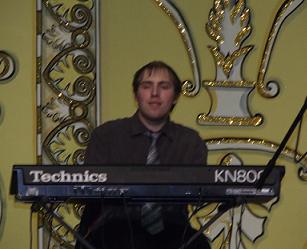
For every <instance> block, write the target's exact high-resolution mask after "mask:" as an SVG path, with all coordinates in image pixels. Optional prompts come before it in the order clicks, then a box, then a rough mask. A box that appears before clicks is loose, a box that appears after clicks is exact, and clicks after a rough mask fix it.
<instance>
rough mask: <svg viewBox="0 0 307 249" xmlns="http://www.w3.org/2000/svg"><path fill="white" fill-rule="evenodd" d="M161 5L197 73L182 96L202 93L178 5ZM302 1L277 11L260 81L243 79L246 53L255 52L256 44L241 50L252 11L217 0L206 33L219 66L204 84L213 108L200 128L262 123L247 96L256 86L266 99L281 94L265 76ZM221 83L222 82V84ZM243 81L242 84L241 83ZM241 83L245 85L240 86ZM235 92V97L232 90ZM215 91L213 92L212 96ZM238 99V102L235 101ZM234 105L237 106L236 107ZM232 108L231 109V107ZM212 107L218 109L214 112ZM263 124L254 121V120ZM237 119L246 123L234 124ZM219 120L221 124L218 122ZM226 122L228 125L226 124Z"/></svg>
mask: <svg viewBox="0 0 307 249" xmlns="http://www.w3.org/2000/svg"><path fill="white" fill-rule="evenodd" d="M155 2H156V3H157V4H158V6H159V7H160V8H161V9H162V10H163V11H164V12H165V13H166V14H167V15H168V16H170V17H171V18H172V20H173V22H174V23H175V25H176V27H177V28H178V31H179V33H180V34H181V36H182V39H183V41H184V44H185V47H186V50H187V53H188V54H189V59H190V63H191V65H192V70H193V74H194V79H195V83H193V82H191V81H188V80H186V81H184V82H183V87H182V93H183V95H186V96H195V95H196V94H198V92H199V84H200V81H201V80H200V72H199V70H198V60H197V59H196V58H197V57H196V54H195V52H194V51H195V49H194V46H193V43H192V40H191V34H190V33H189V30H188V26H187V24H186V23H185V22H184V19H183V17H182V15H181V13H180V11H179V9H178V8H177V7H175V4H174V3H173V2H172V3H171V2H170V1H166V0H164V1H163V0H155ZM302 2H303V0H285V1H284V2H283V4H282V6H281V7H280V9H279V10H278V12H277V15H276V17H275V20H274V23H273V26H272V28H271V31H270V34H269V37H268V39H267V41H266V46H265V50H264V52H263V56H262V60H261V65H260V68H259V72H258V79H257V81H247V80H245V79H243V77H242V73H241V67H242V64H243V61H244V59H245V57H246V56H247V54H248V53H249V52H250V51H251V50H252V48H253V45H248V46H245V47H241V45H242V44H243V42H244V40H245V39H246V38H247V37H248V36H249V34H250V33H251V32H252V28H251V26H250V25H249V21H250V10H249V9H248V8H246V3H245V0H237V1H230V0H214V1H213V8H212V9H211V10H210V13H209V18H208V23H207V24H206V32H207V34H208V36H209V37H210V38H211V39H212V40H214V41H215V42H216V43H217V46H209V49H210V52H211V53H212V55H213V58H214V60H215V64H216V78H215V79H214V80H204V81H203V82H205V83H203V84H202V85H203V86H204V87H205V89H206V90H207V91H208V92H209V94H210V97H212V96H213V95H214V96H216V98H211V101H215V102H217V103H216V104H213V103H211V108H210V110H209V112H208V113H207V114H204V113H202V114H199V116H201V118H199V117H198V118H197V121H199V124H200V125H248V126H257V125H260V124H261V123H262V120H263V117H261V114H257V115H256V116H253V115H252V114H251V113H249V107H248V96H249V94H250V93H251V91H253V89H254V87H255V86H256V87H257V89H258V92H259V93H260V94H261V95H262V96H263V97H275V96H277V94H278V92H279V86H278V84H277V83H276V82H273V81H270V82H268V83H267V84H266V85H265V84H264V77H265V74H266V72H267V68H268V64H269V59H270V56H271V53H272V49H273V45H274V42H275V40H276V38H277V34H278V31H279V29H280V27H281V25H282V23H283V21H284V20H285V19H286V18H287V17H288V16H289V15H290V14H291V13H292V12H293V11H294V10H296V9H297V7H298V6H299V5H300V4H301V3H302ZM221 82H223V83H222V84H221ZM239 82H240V83H239ZM241 82H242V83H241ZM233 87H235V88H240V89H236V94H233V92H234V91H232V90H230V89H229V88H233ZM211 92H213V93H211ZM234 100H235V101H234ZM233 103H235V104H234V105H233ZM229 106H231V107H232V108H229ZM212 107H215V109H213V108H212ZM260 117H261V121H259V122H258V121H257V122H255V119H257V120H258V119H260ZM234 118H238V119H239V120H244V122H232V121H231V120H232V119H234ZM217 119H219V121H218V122H216V120H217ZM224 121H225V123H223V122H224Z"/></svg>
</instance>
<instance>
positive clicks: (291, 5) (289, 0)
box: [257, 0, 304, 98]
mask: <svg viewBox="0 0 307 249" xmlns="http://www.w3.org/2000/svg"><path fill="white" fill-rule="evenodd" d="M303 1H304V0H286V1H284V2H283V4H282V5H281V7H280V8H279V10H278V12H277V15H276V16H275V19H274V22H273V25H272V27H271V30H270V33H269V36H268V38H267V41H266V44H265V49H264V51H263V54H262V59H261V63H260V68H259V71H258V79H257V90H258V92H259V93H260V94H261V95H262V96H263V97H266V98H272V97H275V96H276V95H277V94H278V93H279V86H278V84H277V83H276V82H273V81H269V82H268V83H267V84H266V85H265V84H264V78H265V75H266V72H267V69H268V65H269V60H270V56H271V53H272V48H273V45H274V43H275V40H276V38H277V34H278V31H279V29H280V28H281V25H282V23H283V21H284V20H285V19H286V18H287V17H288V16H289V15H290V14H291V13H292V12H293V11H294V10H296V8H298V7H299V5H300V4H301V3H302V2H303Z"/></svg>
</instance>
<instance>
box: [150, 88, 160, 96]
mask: <svg viewBox="0 0 307 249" xmlns="http://www.w3.org/2000/svg"><path fill="white" fill-rule="evenodd" d="M159 93H160V89H159V87H158V86H155V85H153V86H152V88H151V95H152V96H158V95H159Z"/></svg>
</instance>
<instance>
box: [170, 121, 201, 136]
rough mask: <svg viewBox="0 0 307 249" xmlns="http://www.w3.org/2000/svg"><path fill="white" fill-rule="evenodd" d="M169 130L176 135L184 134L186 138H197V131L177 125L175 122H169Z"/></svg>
mask: <svg viewBox="0 0 307 249" xmlns="http://www.w3.org/2000/svg"><path fill="white" fill-rule="evenodd" d="M170 125H171V129H172V130H174V131H176V133H177V132H178V133H180V134H186V135H188V136H197V137H199V133H198V131H196V130H194V129H193V128H191V127H188V126H185V125H183V124H178V123H176V122H173V121H170Z"/></svg>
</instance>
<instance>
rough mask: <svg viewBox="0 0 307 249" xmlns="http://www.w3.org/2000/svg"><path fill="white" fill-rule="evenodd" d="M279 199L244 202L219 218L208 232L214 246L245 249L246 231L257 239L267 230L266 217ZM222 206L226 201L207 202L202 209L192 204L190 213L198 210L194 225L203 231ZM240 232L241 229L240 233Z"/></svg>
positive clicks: (193, 221) (253, 239)
mask: <svg viewBox="0 0 307 249" xmlns="http://www.w3.org/2000/svg"><path fill="white" fill-rule="evenodd" d="M229 167H231V166H229ZM276 202H278V199H277V198H273V199H272V200H271V201H269V202H267V203H261V204H253V203H242V205H240V206H237V207H235V208H232V209H230V210H229V211H227V212H226V213H224V214H223V215H222V216H221V217H220V218H219V222H215V223H213V224H211V226H210V227H209V228H208V229H207V230H206V231H205V232H204V234H205V235H206V237H207V238H208V239H209V240H210V242H211V245H212V248H223V249H227V248H236V247H237V248H245V247H244V244H242V238H241V237H242V236H243V234H244V235H245V238H247V239H248V240H250V241H252V242H255V240H256V239H257V238H259V237H260V236H261V235H262V233H263V232H264V231H263V229H264V224H265V222H266V216H267V215H268V212H269V211H270V210H271V208H272V206H273V205H274V204H275V203H276ZM220 205H223V203H212V202H211V203H204V204H203V205H202V208H201V209H200V210H199V211H197V208H198V207H195V206H192V205H189V206H188V211H189V213H190V215H191V213H195V212H196V211H197V212H196V213H195V214H194V215H193V216H192V218H191V225H192V227H193V228H194V229H196V230H199V229H200V227H201V226H203V225H205V224H206V223H207V222H208V221H210V220H211V218H212V217H213V216H214V215H216V213H217V212H218V210H219V207H220ZM259 208H260V209H259ZM259 210H260V211H259ZM246 220H248V221H249V223H252V224H253V226H252V227H251V226H249V225H248V224H247V223H246V222H245V221H246ZM237 231H240V232H239V233H238V232H237ZM239 245H240V247H239Z"/></svg>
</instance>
